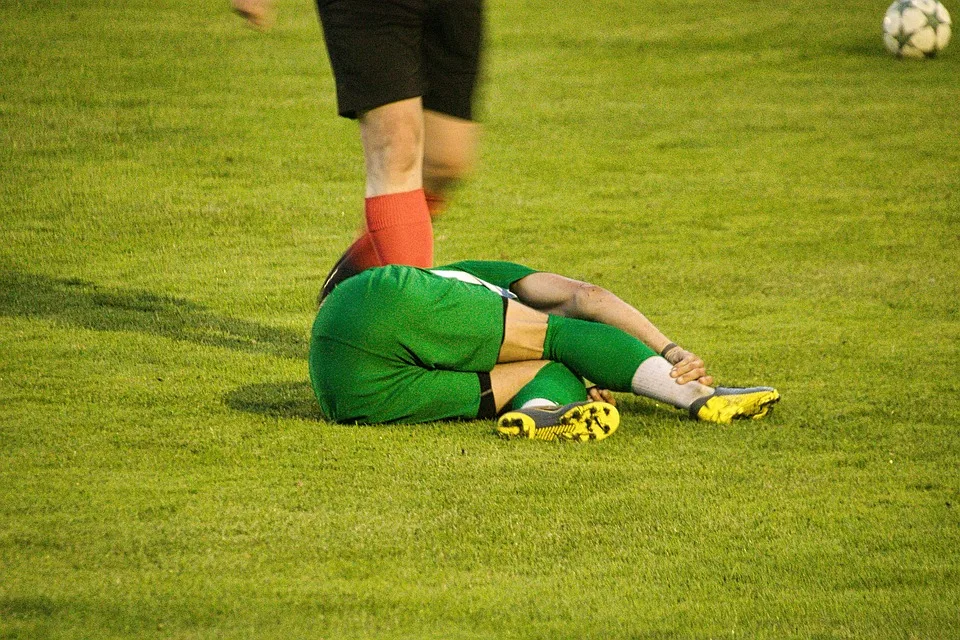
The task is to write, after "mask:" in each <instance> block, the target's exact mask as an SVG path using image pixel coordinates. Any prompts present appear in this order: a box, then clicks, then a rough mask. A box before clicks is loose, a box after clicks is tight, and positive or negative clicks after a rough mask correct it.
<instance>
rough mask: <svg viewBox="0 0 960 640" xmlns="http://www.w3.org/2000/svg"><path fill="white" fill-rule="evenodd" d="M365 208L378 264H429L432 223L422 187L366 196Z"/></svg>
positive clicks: (431, 245) (431, 252)
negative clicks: (378, 260)
mask: <svg viewBox="0 0 960 640" xmlns="http://www.w3.org/2000/svg"><path fill="white" fill-rule="evenodd" d="M365 209H366V218H367V229H368V234H369V235H370V240H371V243H372V245H373V247H374V249H375V250H376V252H377V256H378V257H379V258H380V263H381V264H408V265H411V266H414V267H432V266H433V225H432V224H431V223H430V211H429V210H428V209H427V200H426V198H425V196H424V195H423V189H417V190H416V191H407V192H405V193H389V194H387V195H384V196H374V197H372V198H367V200H366V203H365Z"/></svg>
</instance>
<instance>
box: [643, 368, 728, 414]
mask: <svg viewBox="0 0 960 640" xmlns="http://www.w3.org/2000/svg"><path fill="white" fill-rule="evenodd" d="M671 369H673V365H672V364H670V363H669V362H667V361H666V360H664V359H663V358H661V357H660V356H652V357H650V358H647V359H646V360H644V361H643V362H641V363H640V366H639V367H637V372H636V373H634V374H633V381H632V382H631V384H630V386H631V388H632V389H633V392H634V393H635V394H637V395H638V396H646V397H647V398H653V399H654V400H659V401H661V402H666V403H667V404H670V405H673V406H674V407H677V408H678V409H689V408H690V405H692V404H693V402H694V400H698V399H700V398H703V397H704V396H709V395H711V394H712V393H713V387H708V386H706V385H703V384H700V383H699V382H697V381H696V380H694V381H693V382H688V383H687V384H677V380H676V378H671V377H670V370H671Z"/></svg>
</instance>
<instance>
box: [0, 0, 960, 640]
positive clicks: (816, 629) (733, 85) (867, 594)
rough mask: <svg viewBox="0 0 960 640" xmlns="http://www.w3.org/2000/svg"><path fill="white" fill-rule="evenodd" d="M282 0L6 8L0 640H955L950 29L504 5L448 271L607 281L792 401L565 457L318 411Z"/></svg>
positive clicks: (636, 417)
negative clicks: (900, 47) (935, 33)
mask: <svg viewBox="0 0 960 640" xmlns="http://www.w3.org/2000/svg"><path fill="white" fill-rule="evenodd" d="M949 8H951V9H953V10H954V14H955V15H956V14H957V13H958V12H960V6H958V7H949ZM279 9H280V11H279V20H278V24H277V28H276V29H275V30H274V31H273V32H271V33H270V34H267V35H262V34H258V33H255V32H253V31H251V30H248V29H245V28H244V27H243V26H242V25H241V24H240V23H239V22H238V20H237V19H236V18H235V17H234V16H232V15H230V14H229V12H228V11H227V3H226V2H222V3H221V2H213V3H193V2H185V1H183V0H164V1H161V2H150V3H148V2H141V1H140V0H130V1H128V2H117V1H115V0H109V1H103V0H98V1H96V2H94V1H93V0H79V1H77V2H73V3H70V4H69V5H64V6H54V3H47V2H41V1H39V0H33V1H27V0H20V1H14V2H8V3H6V6H5V7H4V19H3V21H0V452H2V453H0V637H2V638H213V637H216V638H293V637H316V638H672V637H677V638H680V637H683V638H687V637H696V638H710V637H739V636H746V637H757V638H790V637H795V638H810V637H820V638H881V637H882V638H949V637H958V634H960V631H958V629H960V613H958V612H960V587H958V586H957V585H958V584H960V474H958V469H960V434H958V425H960V401H958V397H960V383H958V382H957V373H956V372H957V366H956V362H957V360H958V358H960V144H958V141H960V81H958V78H960V73H958V72H960V56H958V51H960V49H958V45H957V43H954V46H953V47H951V48H948V49H947V51H946V52H945V54H944V55H943V56H942V57H941V58H939V59H937V60H934V61H929V62H922V63H913V62H902V61H897V60H894V59H892V58H890V57H888V56H887V55H886V53H885V52H884V50H883V48H882V43H881V41H880V36H879V28H880V25H879V23H880V19H881V17H882V13H883V10H884V9H885V4H876V3H869V2H863V1H858V2H852V3H847V4H846V5H844V6H843V7H838V6H837V5H836V3H827V2H817V1H814V2H810V1H807V2H793V1H790V2H786V3H780V4H778V5H777V6H776V7H774V6H773V5H771V4H770V3H761V2H739V3H734V2H704V1H699V2H693V1H684V2H675V3H669V4H663V3H636V2H632V1H627V0H617V1H612V2H604V3H573V2H568V3H556V2H547V1H546V0H517V1H510V2H507V1H505V0H493V1H491V2H490V6H489V21H490V24H489V27H490V39H489V50H488V65H487V71H486V80H485V84H484V92H483V97H482V113H483V121H484V138H483V143H482V150H481V151H482V153H481V155H482V158H481V163H480V168H479V171H478V173H477V175H476V176H475V178H474V179H473V180H472V181H471V182H469V183H468V184H467V185H465V186H464V188H463V189H462V191H461V192H460V194H459V196H458V198H457V201H456V203H455V205H454V206H453V207H452V209H451V210H450V212H449V213H448V214H447V215H446V216H445V218H444V219H442V220H441V221H440V223H439V224H438V225H437V228H436V236H437V260H438V261H441V262H443V261H448V260H453V259H459V258H508V259H512V260H516V261H520V262H526V263H529V264H531V265H534V266H537V267H540V268H543V269H552V270H558V271H561V272H564V273H567V274H569V275H572V276H575V277H580V278H584V279H588V280H592V281H596V282H598V283H600V284H603V285H606V286H608V287H610V288H611V289H613V290H615V291H617V292H618V293H620V294H622V295H623V297H625V298H627V299H629V300H631V301H633V302H634V303H635V304H637V306H639V307H640V308H641V309H643V310H644V311H645V312H647V313H648V315H649V316H650V317H652V318H653V319H654V320H655V321H656V322H657V323H658V324H659V325H660V326H661V328H663V329H664V330H665V331H666V332H667V333H668V334H669V335H671V336H672V337H674V338H675V339H676V340H677V341H678V342H681V343H682V344H685V345H688V346H690V347H691V348H693V349H695V350H696V351H697V352H698V353H700V354H701V355H702V356H703V357H704V358H705V359H706V360H707V361H708V362H709V363H710V365H711V369H712V372H713V373H714V374H715V375H716V376H717V377H718V378H719V379H720V381H721V382H726V383H728V384H738V383H767V384H773V385H776V386H777V387H778V388H779V389H780V390H781V392H782V393H783V395H784V400H783V402H782V403H781V405H780V406H779V407H778V410H777V412H776V413H775V414H774V415H773V416H772V418H771V419H769V420H766V421H764V422H760V423H752V424H740V423H738V424H735V425H732V426H729V427H719V428H718V427H714V426H704V425H699V424H696V423H693V422H691V421H689V420H687V419H685V418H684V417H683V416H681V415H680V414H679V413H678V412H675V411H672V410H670V409H667V408H664V407H660V406H657V405H655V404H654V403H651V402H647V401H643V400H638V399H632V398H622V400H621V409H622V413H623V415H624V420H623V424H622V426H621V429H620V430H619V431H618V432H617V433H616V434H615V436H614V437H612V438H610V439H609V440H606V441H603V442H601V443H595V444H593V445H590V446H582V447H572V446H571V447H557V446H549V445H544V444H543V443H527V442H520V443H515V442H504V441H500V440H498V439H497V438H495V437H494V436H493V433H492V425H491V424H489V423H485V422H467V423H451V424H436V425H422V426H413V427H408V426H392V427H377V428H355V427H346V426H337V425H331V424H327V423H324V422H323V421H322V419H321V418H320V415H319V411H318V408H317V407H316V405H315V403H314V402H313V400H312V398H311V394H310V389H309V385H308V382H307V372H306V366H305V362H304V357H305V354H306V350H307V339H308V329H309V325H310V322H311V320H312V311H313V309H312V301H313V298H314V296H315V294H316V291H317V289H318V288H319V285H320V283H321V279H322V278H323V276H324V275H325V273H326V271H327V269H328V268H329V266H330V264H331V263H332V262H333V260H335V258H336V257H337V256H338V255H339V253H340V252H341V250H342V249H343V247H344V246H345V245H346V244H347V243H348V242H349V241H350V239H351V238H352V236H353V233H354V231H355V229H356V226H357V224H358V222H359V218H360V197H361V194H362V185H363V175H362V166H361V162H360V148H359V142H358V139H357V134H356V128H355V125H354V124H352V123H350V122H347V121H344V120H340V119H338V118H336V117H335V116H334V115H333V113H334V95H333V85H332V79H331V77H330V72H329V67H328V65H327V62H326V54H325V52H324V49H323V43H322V39H321V35H320V29H319V27H318V25H317V22H316V17H315V15H314V11H313V9H312V7H311V6H310V4H309V3H293V2H289V1H287V2H282V3H281V5H280V7H279Z"/></svg>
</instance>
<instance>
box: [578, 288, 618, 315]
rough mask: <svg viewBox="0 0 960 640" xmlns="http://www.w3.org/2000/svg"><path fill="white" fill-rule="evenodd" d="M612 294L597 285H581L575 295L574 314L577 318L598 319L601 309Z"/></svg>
mask: <svg viewBox="0 0 960 640" xmlns="http://www.w3.org/2000/svg"><path fill="white" fill-rule="evenodd" d="M609 296H610V292H609V291H607V290H606V289H604V288H603V287H598V286H597V285H595V284H588V283H586V282H584V283H581V284H580V285H579V286H578V287H577V289H576V291H574V294H573V300H572V302H573V305H572V306H573V308H574V310H575V311H574V314H573V315H575V316H577V317H580V318H584V319H590V318H593V317H596V315H597V313H598V312H599V311H600V309H602V308H603V306H604V304H605V302H606V301H607V300H608V298H609Z"/></svg>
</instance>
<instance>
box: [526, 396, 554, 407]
mask: <svg viewBox="0 0 960 640" xmlns="http://www.w3.org/2000/svg"><path fill="white" fill-rule="evenodd" d="M555 406H557V403H556V402H553V401H551V400H547V399H546V398H530V399H529V400H527V401H526V402H524V403H523V406H522V407H520V408H521V409H538V408H540V407H555Z"/></svg>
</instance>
